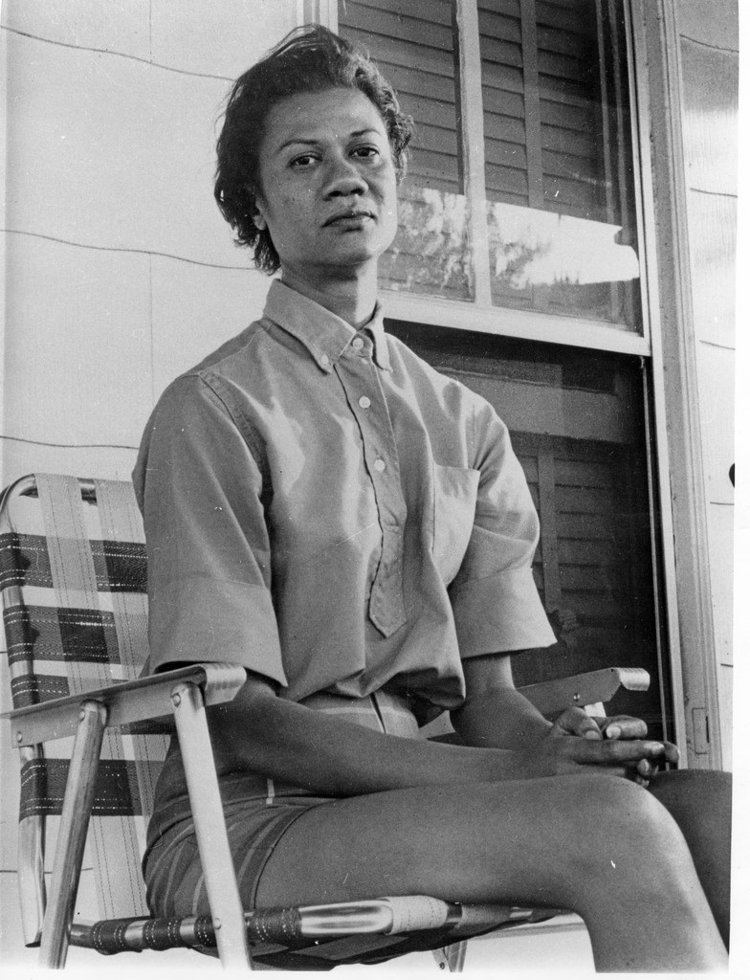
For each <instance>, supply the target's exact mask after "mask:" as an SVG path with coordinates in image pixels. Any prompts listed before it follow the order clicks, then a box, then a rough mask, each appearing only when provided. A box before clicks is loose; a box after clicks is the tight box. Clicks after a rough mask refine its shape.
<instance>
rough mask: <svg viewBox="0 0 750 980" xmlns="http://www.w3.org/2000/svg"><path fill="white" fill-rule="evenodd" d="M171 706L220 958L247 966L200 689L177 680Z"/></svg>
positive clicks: (242, 923) (229, 964) (240, 911)
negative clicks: (178, 682) (179, 682)
mask: <svg viewBox="0 0 750 980" xmlns="http://www.w3.org/2000/svg"><path fill="white" fill-rule="evenodd" d="M172 705H173V707H174V717H175V724H176V726H177V736H178V738H179V741H180V749H181V752H182V762H183V766H184V768H185V779H186V782H187V788H188V795H189V797H190V806H191V809H192V813H193V822H194V824H195V836H196V838H197V840H198V851H199V853H200V858H201V865H202V866H203V875H204V879H205V882H206V892H207V893H208V904H209V906H210V908H211V916H212V918H213V922H214V927H215V929H216V944H217V946H218V949H219V958H220V960H221V963H222V966H224V967H225V968H228V967H233V968H235V969H236V968H239V967H243V968H245V969H247V967H248V966H249V965H250V955H249V951H248V946H247V932H246V930H245V916H244V912H243V909H242V903H241V901H240V896H239V891H238V889H237V878H236V875H235V871H234V862H233V861H232V854H231V851H230V849H229V840H228V839H227V834H226V823H225V821H224V810H223V807H222V804H221V795H220V793H219V781H218V779H217V778H216V767H215V765H214V756H213V750H212V748H211V740H210V737H209V734H208V724H207V722H206V711H205V707H204V704H203V692H202V691H201V689H200V688H199V687H198V686H197V685H195V684H185V683H182V684H178V685H177V686H176V687H175V688H174V689H173V690H172Z"/></svg>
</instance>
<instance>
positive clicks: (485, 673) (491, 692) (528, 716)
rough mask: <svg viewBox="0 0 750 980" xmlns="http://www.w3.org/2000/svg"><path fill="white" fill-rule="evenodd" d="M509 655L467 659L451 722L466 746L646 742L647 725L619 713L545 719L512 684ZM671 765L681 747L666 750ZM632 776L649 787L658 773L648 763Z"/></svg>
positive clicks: (574, 711) (567, 713) (570, 712)
mask: <svg viewBox="0 0 750 980" xmlns="http://www.w3.org/2000/svg"><path fill="white" fill-rule="evenodd" d="M511 657H512V655H511V654H507V653H495V654H487V655H484V656H478V657H470V658H468V659H466V660H464V661H463V668H464V677H465V679H466V698H465V700H464V703H463V704H462V705H461V707H460V708H458V709H456V710H455V711H453V712H451V721H452V722H453V727H454V728H455V730H456V732H457V733H458V734H459V736H460V737H461V740H462V742H463V743H464V744H465V745H470V746H479V747H483V748H504V749H521V750H522V749H529V748H530V747H531V746H533V745H534V744H535V743H537V744H538V743H540V742H542V741H543V740H545V739H547V738H557V737H560V736H566V735H567V736H571V735H572V736H577V737H579V738H586V739H596V740H601V739H602V738H612V739H642V738H644V737H645V736H646V723H645V722H644V721H642V720H641V719H640V718H632V717H630V716H626V715H618V716H616V717H613V718H607V719H604V718H599V719H594V718H591V717H590V716H589V715H587V714H586V712H585V711H584V710H583V709H582V708H575V707H570V708H566V709H565V710H564V711H563V712H562V713H561V714H560V715H559V717H558V718H556V719H555V721H554V722H549V721H547V720H546V719H545V718H544V716H543V715H542V714H540V712H539V711H537V709H536V708H535V707H534V705H533V704H531V702H530V701H529V700H528V699H527V698H525V697H524V696H523V694H521V692H520V691H517V690H516V688H515V686H514V684H513V671H512V667H511ZM665 749H666V752H665V758H666V759H667V761H668V762H672V763H675V762H676V761H677V749H676V748H675V747H674V746H673V745H670V744H668V743H667V744H666V746H665ZM629 768H630V771H631V778H632V779H635V780H636V781H637V782H639V783H642V784H644V785H645V784H646V783H647V782H648V779H649V777H650V776H651V775H653V772H654V768H655V767H654V765H653V763H652V762H650V761H649V760H648V759H641V760H639V761H638V762H637V763H636V764H634V765H633V766H632V767H629Z"/></svg>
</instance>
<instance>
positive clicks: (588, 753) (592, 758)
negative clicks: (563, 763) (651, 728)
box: [564, 739, 666, 767]
mask: <svg viewBox="0 0 750 980" xmlns="http://www.w3.org/2000/svg"><path fill="white" fill-rule="evenodd" d="M565 742H566V744H565V746H564V748H565V752H566V754H567V755H568V756H569V757H571V758H574V759H576V760H577V761H581V762H587V763H590V764H592V765H597V764H599V765H617V764H628V763H629V764H630V765H631V767H634V766H635V765H636V764H637V763H638V762H639V761H640V760H641V759H649V760H652V759H653V760H663V759H664V758H665V757H666V748H665V745H664V743H663V742H653V741H643V740H641V739H625V740H622V741H620V740H619V739H616V740H612V739H608V740H607V741H606V742H604V741H603V742H593V741H589V740H588V739H566V740H565Z"/></svg>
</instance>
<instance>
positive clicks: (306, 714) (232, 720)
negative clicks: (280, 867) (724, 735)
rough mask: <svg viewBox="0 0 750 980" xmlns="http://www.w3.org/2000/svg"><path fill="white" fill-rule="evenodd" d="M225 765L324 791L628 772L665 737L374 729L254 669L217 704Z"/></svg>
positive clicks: (219, 749)
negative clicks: (512, 740)
mask: <svg viewBox="0 0 750 980" xmlns="http://www.w3.org/2000/svg"><path fill="white" fill-rule="evenodd" d="M209 720H210V725H211V740H212V744H213V746H214V752H215V755H216V762H217V767H218V769H219V771H220V772H228V771H237V770H242V769H247V770H249V771H251V772H257V773H261V774H263V775H265V776H268V777H271V778H274V779H278V780H280V781H283V782H286V783H291V784H292V785H295V786H301V787H304V788H305V789H307V790H309V791H311V792H314V793H317V794H320V795H324V796H358V795H360V794H366V793H377V792H380V791H383V790H390V789H405V788H407V787H414V786H430V785H437V784H445V783H463V782H497V781H503V780H510V779H530V778H534V777H539V776H553V775H562V774H566V773H575V772H583V771H586V770H588V771H597V772H600V773H610V774H612V773H615V774H617V775H626V766H628V764H629V768H632V765H633V761H634V760H636V761H637V760H638V759H641V758H644V757H651V758H656V757H659V756H661V755H662V754H663V747H662V746H661V745H660V744H659V743H654V742H644V741H627V742H617V741H607V742H604V741H601V742H593V741H589V740H588V739H584V738H576V737H564V738H558V739H548V740H547V742H546V743H544V744H542V743H534V744H532V745H530V746H529V748H528V750H521V751H519V750H512V749H495V748H491V749H483V748H471V747H468V746H461V745H450V744H445V743H440V742H430V741H428V740H427V739H413V738H401V737H399V736H396V735H388V734H385V733H381V732H377V731H373V730H372V729H369V728H364V727H362V726H360V725H355V724H352V723H351V722H347V721H343V720H341V719H340V718H338V717H335V716H331V715H328V714H326V713H324V712H321V711H316V710H314V709H312V708H307V707H305V706H304V705H301V704H296V703H294V702H291V701H287V700H284V699H283V698H279V697H277V696H276V693H275V691H274V689H273V686H272V685H271V684H270V683H268V682H267V681H266V680H264V679H263V678H261V677H258V676H256V675H253V674H250V675H249V676H248V679H247V681H246V683H245V685H244V687H243V688H242V689H241V690H240V691H239V693H238V694H237V696H236V697H235V699H234V700H233V701H230V702H227V703H226V704H223V705H218V706H215V707H213V708H209Z"/></svg>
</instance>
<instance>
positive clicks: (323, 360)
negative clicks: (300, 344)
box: [320, 354, 331, 367]
mask: <svg viewBox="0 0 750 980" xmlns="http://www.w3.org/2000/svg"><path fill="white" fill-rule="evenodd" d="M330 363H331V358H330V357H329V356H328V354H321V355H320V366H321V367H328V365H329V364H330Z"/></svg>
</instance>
